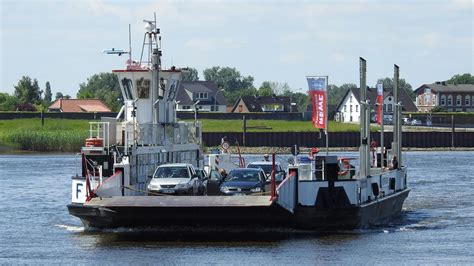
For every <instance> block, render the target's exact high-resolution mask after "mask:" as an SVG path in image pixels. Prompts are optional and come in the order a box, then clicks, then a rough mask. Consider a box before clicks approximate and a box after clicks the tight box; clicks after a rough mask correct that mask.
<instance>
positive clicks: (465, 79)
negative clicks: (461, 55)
mask: <svg viewBox="0 0 474 266" xmlns="http://www.w3.org/2000/svg"><path fill="white" fill-rule="evenodd" d="M446 82H447V83H449V84H474V76H472V75H471V74H469V73H465V74H462V75H460V74H457V75H454V76H453V77H452V78H450V79H449V80H447V81H446Z"/></svg>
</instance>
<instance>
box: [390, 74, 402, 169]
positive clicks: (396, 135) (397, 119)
mask: <svg viewBox="0 0 474 266" xmlns="http://www.w3.org/2000/svg"><path fill="white" fill-rule="evenodd" d="M399 71H400V68H399V67H398V66H397V65H393V101H394V107H395V108H394V109H395V110H394V113H393V142H392V149H393V155H396V156H397V160H398V165H399V167H400V166H401V165H402V156H401V155H402V149H401V146H402V125H401V113H402V104H401V102H400V101H399V96H400V93H399V88H398V81H399V75H400V72H399Z"/></svg>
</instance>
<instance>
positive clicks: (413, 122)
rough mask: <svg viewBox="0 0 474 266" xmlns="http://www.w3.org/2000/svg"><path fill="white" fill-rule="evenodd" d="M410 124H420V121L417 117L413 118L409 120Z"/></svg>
mask: <svg viewBox="0 0 474 266" xmlns="http://www.w3.org/2000/svg"><path fill="white" fill-rule="evenodd" d="M411 125H412V126H421V121H420V120H418V119H413V120H411Z"/></svg>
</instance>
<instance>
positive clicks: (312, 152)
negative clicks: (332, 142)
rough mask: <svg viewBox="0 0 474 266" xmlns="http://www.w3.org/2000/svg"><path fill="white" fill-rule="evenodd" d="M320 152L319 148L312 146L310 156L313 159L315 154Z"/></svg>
mask: <svg viewBox="0 0 474 266" xmlns="http://www.w3.org/2000/svg"><path fill="white" fill-rule="evenodd" d="M318 152H319V149H318V148H312V149H311V151H310V152H309V158H311V159H313V158H314V155H315V154H317V153H318Z"/></svg>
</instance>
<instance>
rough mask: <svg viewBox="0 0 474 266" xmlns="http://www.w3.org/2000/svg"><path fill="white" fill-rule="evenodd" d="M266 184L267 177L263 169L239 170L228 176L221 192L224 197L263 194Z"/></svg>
mask: <svg viewBox="0 0 474 266" xmlns="http://www.w3.org/2000/svg"><path fill="white" fill-rule="evenodd" d="M266 184H268V182H267V181H266V175H265V172H264V171H263V170H262V169H261V168H237V169H233V170H231V171H230V172H229V174H228V175H227V176H226V178H225V179H224V182H223V183H222V184H221V187H220V192H221V193H222V194H224V195H249V194H253V193H263V192H265V185H266Z"/></svg>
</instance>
